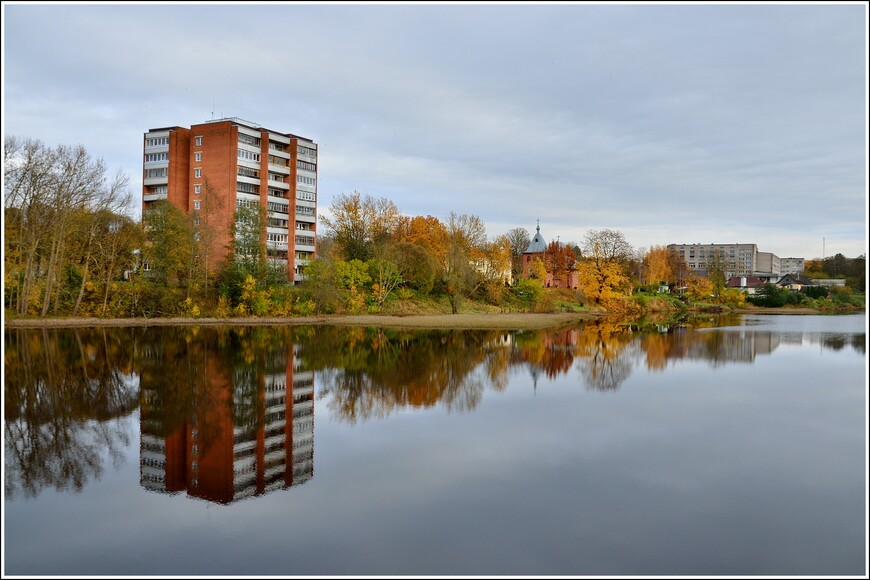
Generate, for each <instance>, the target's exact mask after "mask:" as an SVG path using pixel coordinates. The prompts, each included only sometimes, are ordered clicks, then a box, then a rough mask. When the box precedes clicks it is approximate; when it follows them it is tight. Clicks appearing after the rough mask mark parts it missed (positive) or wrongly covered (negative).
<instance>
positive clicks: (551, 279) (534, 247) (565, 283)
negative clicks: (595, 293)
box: [523, 222, 578, 289]
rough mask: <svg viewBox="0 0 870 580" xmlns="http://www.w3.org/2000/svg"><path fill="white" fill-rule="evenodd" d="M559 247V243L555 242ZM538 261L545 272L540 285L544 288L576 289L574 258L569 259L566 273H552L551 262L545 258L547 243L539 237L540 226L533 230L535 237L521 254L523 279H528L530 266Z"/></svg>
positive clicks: (530, 270) (542, 237) (530, 271)
mask: <svg viewBox="0 0 870 580" xmlns="http://www.w3.org/2000/svg"><path fill="white" fill-rule="evenodd" d="M556 243H557V244H559V245H560V246H561V244H560V243H559V242H556ZM566 249H567V248H566ZM536 259H538V260H540V261H541V263H542V264H543V265H544V269H545V270H546V272H547V277H546V280H542V281H541V283H542V284H543V285H544V287H546V288H574V289H576V288H577V278H578V277H577V270H576V268H575V266H576V262H575V261H574V258H573V257H572V258H570V261H571V268H569V269H568V271H566V272H561V273H554V272H553V260H552V259H548V256H547V242H546V240H544V236H542V235H541V224H540V222H539V223H538V226H537V227H536V228H535V237H534V238H532V241H531V243H529V247H528V248H526V251H525V252H523V278H528V277H529V276H530V274H531V273H532V264H533V263H534V262H535V260H536Z"/></svg>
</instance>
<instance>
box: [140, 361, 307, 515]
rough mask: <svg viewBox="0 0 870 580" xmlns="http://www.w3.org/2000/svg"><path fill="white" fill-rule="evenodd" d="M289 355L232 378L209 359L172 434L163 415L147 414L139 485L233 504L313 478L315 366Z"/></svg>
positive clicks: (244, 370) (242, 371) (144, 424)
mask: <svg viewBox="0 0 870 580" xmlns="http://www.w3.org/2000/svg"><path fill="white" fill-rule="evenodd" d="M282 358H283V361H282V363H283V364H282V367H280V368H279V367H272V368H267V369H266V373H265V374H262V373H260V374H255V373H253V372H250V370H249V369H240V370H237V371H236V372H235V373H234V376H233V377H227V376H226V372H225V371H224V370H222V369H221V368H219V367H218V366H217V365H215V364H213V363H212V364H207V365H206V368H204V369H203V371H204V373H205V376H206V377H207V379H206V380H205V381H204V382H205V383H206V384H205V385H203V386H202V388H200V389H197V392H196V394H195V396H194V398H193V400H192V402H191V405H190V408H189V409H188V412H187V420H186V421H184V422H183V423H182V424H181V425H180V426H178V427H176V428H175V429H173V430H172V432H170V433H168V434H166V436H165V437H161V436H160V435H159V434H160V433H161V432H162V431H163V429H161V428H160V425H157V424H156V423H157V422H156V421H155V419H154V416H156V414H154V413H152V417H151V418H149V419H145V418H144V416H143V421H142V437H141V450H140V462H141V465H140V484H141V485H142V486H143V487H145V488H146V489H151V490H154V491H164V492H170V493H173V492H181V491H187V493H188V495H191V496H194V497H199V498H203V499H207V500H209V501H214V502H218V503H222V504H228V503H231V502H233V501H236V500H239V499H242V498H245V497H248V496H251V495H260V494H263V493H267V492H269V491H272V490H275V489H281V488H286V487H289V486H292V485H298V484H300V483H304V482H305V481H307V480H308V479H310V478H311V477H312V476H313V472H314V379H313V372H310V371H309V372H301V373H300V372H295V369H294V359H293V356H292V355H290V356H286V357H282ZM288 387H289V388H288ZM147 388H148V386H147V385H142V389H143V391H147ZM145 396H148V395H147V393H146V395H145ZM166 404H168V402H164V405H166Z"/></svg>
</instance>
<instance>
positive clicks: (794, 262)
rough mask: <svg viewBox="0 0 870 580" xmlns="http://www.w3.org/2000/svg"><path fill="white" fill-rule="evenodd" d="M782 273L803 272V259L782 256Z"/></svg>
mask: <svg viewBox="0 0 870 580" xmlns="http://www.w3.org/2000/svg"><path fill="white" fill-rule="evenodd" d="M780 267H781V272H782V275H783V276H785V275H786V274H803V273H804V259H803V258H782V259H781V260H780Z"/></svg>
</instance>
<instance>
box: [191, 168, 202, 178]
mask: <svg viewBox="0 0 870 580" xmlns="http://www.w3.org/2000/svg"><path fill="white" fill-rule="evenodd" d="M193 176H194V177H202V169H200V168H199V167H197V168H196V169H194V170H193Z"/></svg>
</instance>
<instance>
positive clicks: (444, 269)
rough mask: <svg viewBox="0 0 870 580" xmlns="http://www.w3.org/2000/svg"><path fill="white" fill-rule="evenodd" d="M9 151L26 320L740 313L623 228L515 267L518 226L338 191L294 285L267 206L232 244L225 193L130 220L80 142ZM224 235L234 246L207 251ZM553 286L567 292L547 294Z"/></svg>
mask: <svg viewBox="0 0 870 580" xmlns="http://www.w3.org/2000/svg"><path fill="white" fill-rule="evenodd" d="M4 145H5V147H4V178H5V188H4V210H5V213H4V266H5V277H4V306H5V309H6V312H7V313H10V314H15V315H19V316H41V317H45V316H100V317H140V316H141V317H159V316H193V317H197V316H219V317H222V316H233V315H237V316H238V315H256V316H266V315H270V316H289V315H306V314H315V313H358V312H379V311H384V309H388V308H390V307H392V308H394V309H395V305H396V304H397V303H406V304H415V303H417V304H420V303H423V304H428V303H436V304H441V303H443V304H444V305H445V306H446V308H449V310H450V311H451V312H453V313H457V312H459V311H460V309H461V308H462V307H463V303H464V302H466V301H472V302H473V303H474V304H476V305H480V306H482V307H492V308H498V309H502V310H512V311H550V310H555V309H566V308H568V309H572V308H578V307H595V308H603V309H606V310H609V311H618V312H626V311H631V310H632V309H636V308H637V301H636V300H633V299H632V298H631V297H632V295H634V294H637V293H638V292H639V291H647V292H649V293H655V292H656V291H657V290H658V289H659V288H661V287H664V286H665V285H667V286H668V287H669V288H671V289H673V288H678V289H680V292H681V293H684V294H685V296H687V297H688V298H690V299H692V300H699V301H710V299H711V298H712V299H713V301H717V302H723V303H732V304H736V305H740V304H742V298H741V297H742V294H741V293H740V292H739V291H736V290H729V289H727V288H726V282H727V278H726V274H727V271H728V266H727V264H725V263H724V261H723V260H722V259H721V257H718V256H716V255H714V256H713V258H711V259H710V260H708V264H707V275H706V276H700V275H698V274H696V273H693V272H692V271H690V270H689V268H688V266H687V265H686V263H685V262H684V261H682V260H681V259H680V258H679V257H678V256H676V255H674V254H673V253H671V252H669V251H668V249H667V248H666V247H665V246H653V247H651V248H649V249H637V248H634V247H632V245H631V244H630V243H629V242H628V240H626V238H625V236H624V235H623V234H622V232H620V231H618V230H613V229H600V230H590V231H588V232H586V234H585V235H584V237H583V239H582V240H581V241H580V242H579V243H577V242H573V241H570V242H567V243H560V242H557V241H552V242H550V243H549V244H548V245H547V246H546V248H545V250H544V252H543V253H542V254H541V255H538V256H535V257H534V259H533V261H532V262H531V263H529V264H528V267H527V268H526V269H525V270H524V267H523V266H524V265H523V253H524V252H525V250H526V249H527V248H528V246H529V244H530V242H531V237H530V235H529V232H528V231H527V230H526V229H525V228H522V227H517V228H513V229H511V230H509V231H507V232H505V233H504V234H500V235H496V236H494V237H489V236H487V233H486V226H485V224H484V222H483V220H482V219H481V218H480V217H479V216H477V215H473V214H457V213H455V212H451V213H450V214H449V215H447V216H446V217H445V218H443V219H439V218H438V217H435V216H431V215H425V216H423V215H416V216H409V215H405V214H403V213H402V212H401V211H400V210H399V208H398V207H397V206H396V204H395V203H394V202H393V201H391V200H389V199H387V198H385V197H380V198H375V197H372V196H370V195H363V194H361V193H359V192H357V191H354V192H352V193H349V194H341V195H338V196H336V197H335V198H334V200H333V202H332V204H331V205H330V208H329V209H330V211H329V213H328V215H327V216H322V217H321V218H320V224H321V226H322V227H321V228H320V229H319V231H318V236H317V256H318V258H317V259H315V260H313V261H311V262H310V263H308V264H306V265H305V266H304V277H305V282H304V283H303V284H301V285H298V286H293V285H292V283H290V282H288V280H287V273H286V265H285V264H286V262H284V263H281V262H278V261H275V260H274V259H273V258H275V257H280V258H285V259H288V260H290V261H292V260H293V256H286V254H285V255H283V256H278V255H277V254H276V251H275V249H274V248H271V247H269V246H268V245H267V244H266V241H265V240H264V237H263V235H262V232H263V231H264V229H265V227H264V226H265V224H266V223H267V221H268V216H267V214H266V210H265V208H262V207H259V206H257V207H249V206H241V207H238V208H237V210H236V212H235V219H234V220H233V221H232V223H231V224H230V226H229V230H230V231H229V232H228V234H229V235H228V236H227V235H226V234H227V232H222V231H221V228H226V227H227V226H226V224H222V223H219V221H218V220H217V219H216V214H217V213H218V211H219V210H220V209H221V204H223V203H226V200H224V197H225V196H223V195H221V194H220V193H221V192H217V191H215V190H214V188H212V187H211V185H210V184H209V183H208V182H206V183H205V184H204V186H203V190H202V198H201V199H202V200H203V201H204V206H203V209H202V210H201V211H199V212H195V215H188V214H187V213H185V212H183V211H181V210H179V209H177V208H176V207H174V206H173V205H171V204H169V203H168V202H166V201H158V202H154V203H152V204H150V205H149V209H147V210H146V211H143V216H142V221H141V223H137V222H136V221H135V220H134V219H132V218H131V217H129V215H127V213H128V212H129V211H130V210H131V204H132V203H133V199H134V198H133V195H132V194H131V192H130V185H129V179H128V177H127V176H125V175H123V174H122V173H120V172H118V173H115V174H114V175H110V174H109V172H108V169H107V167H106V165H105V163H104V162H103V160H101V159H94V158H93V157H92V156H91V155H89V154H88V152H87V151H86V150H85V149H84V147H82V146H76V147H67V146H58V147H49V146H47V145H45V144H44V143H42V142H40V141H38V140H34V139H19V138H16V137H7V138H6V139H5V143H4ZM223 237H228V238H229V239H230V243H229V245H228V246H227V247H225V248H216V247H215V243H216V242H215V240H217V239H220V238H223ZM218 254H219V255H218ZM291 263H292V262H291ZM278 264H280V265H278ZM864 264H865V257H864V256H860V257H859V258H855V259H851V260H850V259H847V258H845V257H844V256H842V255H841V254H837V255H836V256H833V257H831V258H826V259H825V260H810V261H808V262H807V275H809V276H812V277H838V276H845V277H846V279H847V282H848V283H849V285H850V286H852V287H853V288H855V289H859V291H860V292H863V288H864V285H865V284H866V281H865V279H864ZM548 282H552V283H553V285H554V286H560V287H561V288H560V289H559V290H553V291H546V289H545V286H547V285H548ZM566 286H567V288H566Z"/></svg>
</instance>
